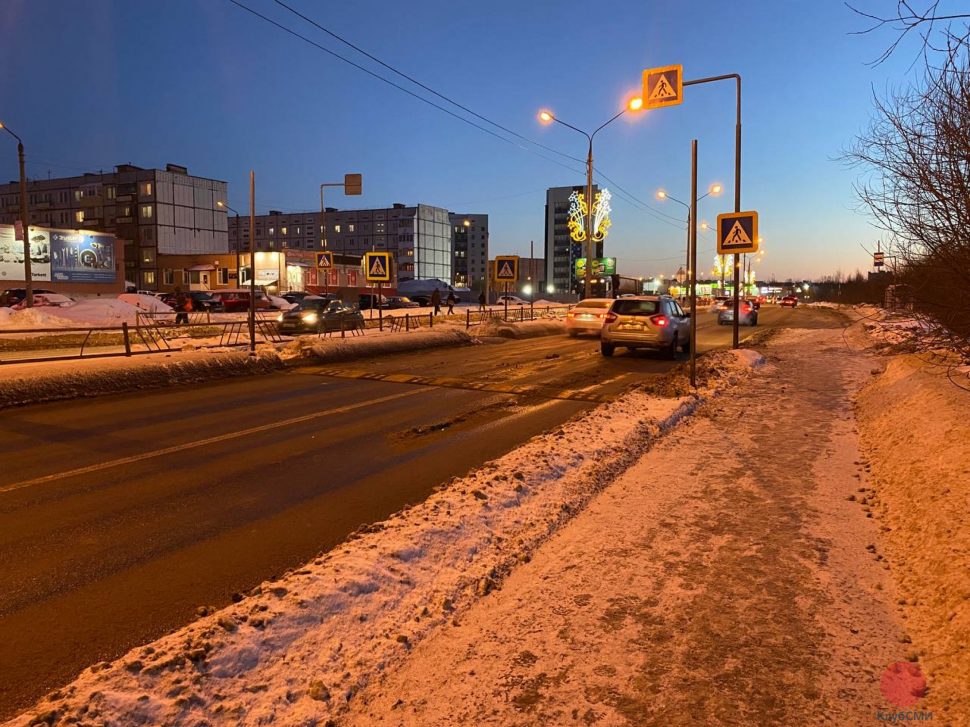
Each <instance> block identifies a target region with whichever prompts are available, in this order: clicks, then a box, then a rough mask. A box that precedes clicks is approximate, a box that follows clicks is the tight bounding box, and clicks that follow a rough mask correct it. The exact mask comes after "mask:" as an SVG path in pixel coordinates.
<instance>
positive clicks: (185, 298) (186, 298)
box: [175, 288, 192, 326]
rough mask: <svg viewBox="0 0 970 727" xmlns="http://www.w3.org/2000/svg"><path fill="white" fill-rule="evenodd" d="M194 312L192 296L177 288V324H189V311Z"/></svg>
mask: <svg viewBox="0 0 970 727" xmlns="http://www.w3.org/2000/svg"><path fill="white" fill-rule="evenodd" d="M191 312H192V296H191V295H186V294H185V293H183V292H182V289H181V288H176V289H175V325H176V326H177V325H180V324H182V323H184V324H185V325H188V324H189V313H191Z"/></svg>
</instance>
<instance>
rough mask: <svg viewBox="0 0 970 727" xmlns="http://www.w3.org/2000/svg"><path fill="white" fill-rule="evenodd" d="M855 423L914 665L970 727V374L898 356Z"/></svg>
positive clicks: (867, 500)
mask: <svg viewBox="0 0 970 727" xmlns="http://www.w3.org/2000/svg"><path fill="white" fill-rule="evenodd" d="M880 335H881V334H880ZM874 373H878V370H876V371H874ZM856 417H857V421H858V423H859V429H860V437H861V441H862V444H863V447H864V449H865V451H866V453H867V455H868V457H867V459H868V463H867V465H866V466H867V467H870V466H871V469H872V473H871V474H872V482H873V488H874V489H872V490H869V491H867V492H866V493H865V494H864V495H863V496H862V497H863V499H862V503H863V504H864V505H867V506H869V507H871V508H872V509H873V511H874V512H876V513H877V515H878V516H879V519H880V520H881V521H882V523H883V524H884V525H883V530H884V532H885V538H886V542H887V543H888V552H887V559H888V561H889V563H890V564H891V567H892V573H893V575H894V576H895V578H896V581H897V584H898V587H899V592H900V596H901V599H900V601H899V603H900V605H901V606H902V608H903V612H904V614H905V617H906V619H907V626H908V629H909V631H910V633H911V634H912V639H913V644H912V646H911V650H910V653H909V655H908V657H907V658H910V659H913V660H915V659H917V658H918V659H919V662H920V665H921V668H922V669H923V670H924V671H925V672H927V674H928V677H927V678H928V681H929V683H930V684H931V685H932V689H931V692H930V696H931V698H932V701H933V703H934V704H935V705H939V711H940V712H942V713H944V714H945V715H946V716H947V718H948V719H947V723H948V724H964V725H966V724H970V686H968V685H970V464H968V463H970V367H967V366H961V365H960V362H959V359H958V358H957V357H956V356H954V355H953V354H949V355H948V356H946V357H944V356H942V355H937V356H934V357H926V356H925V355H921V354H906V355H899V356H894V357H892V358H891V359H890V361H889V363H888V366H887V368H886V370H885V372H884V373H882V375H880V376H877V377H876V378H874V379H873V380H872V382H871V383H870V384H869V385H868V386H867V387H866V388H865V389H863V391H862V392H861V393H860V394H859V396H858V398H857V404H856ZM934 711H936V710H935V709H934Z"/></svg>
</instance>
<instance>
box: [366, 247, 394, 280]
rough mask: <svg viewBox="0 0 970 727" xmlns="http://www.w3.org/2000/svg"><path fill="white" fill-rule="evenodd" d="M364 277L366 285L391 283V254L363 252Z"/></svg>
mask: <svg viewBox="0 0 970 727" xmlns="http://www.w3.org/2000/svg"><path fill="white" fill-rule="evenodd" d="M364 277H366V278H367V282H368V283H389V282H390V281H391V253H389V252H365V253H364Z"/></svg>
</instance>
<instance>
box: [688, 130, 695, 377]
mask: <svg viewBox="0 0 970 727" xmlns="http://www.w3.org/2000/svg"><path fill="white" fill-rule="evenodd" d="M687 234H688V238H689V240H690V385H691V386H693V387H696V386H697V139H694V140H693V141H691V143H690V224H689V225H688V233H687Z"/></svg>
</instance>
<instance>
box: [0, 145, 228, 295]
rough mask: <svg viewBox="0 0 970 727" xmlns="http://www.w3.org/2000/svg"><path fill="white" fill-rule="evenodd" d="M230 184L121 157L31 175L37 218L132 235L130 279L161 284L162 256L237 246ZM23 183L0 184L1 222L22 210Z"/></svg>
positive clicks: (33, 220)
mask: <svg viewBox="0 0 970 727" xmlns="http://www.w3.org/2000/svg"><path fill="white" fill-rule="evenodd" d="M226 187H227V185H226V183H225V182H221V181H218V180H215V179H206V178H204V177H193V176H191V175H189V173H188V170H187V169H186V168H185V167H181V166H178V165H176V164H168V165H167V166H166V167H165V169H164V170H161V169H142V168H141V167H136V166H134V165H132V164H119V165H118V166H117V167H115V170H114V171H113V172H98V173H87V174H82V175H80V176H76V177H60V178H57V179H38V180H30V181H28V183H27V197H28V207H29V209H30V224H32V225H37V226H40V227H57V228H68V229H79V230H81V229H83V230H94V231H98V232H110V233H113V234H114V235H115V236H116V237H117V238H118V239H120V240H123V241H124V257H125V278H126V279H127V280H130V281H132V282H133V283H135V284H136V285H138V286H139V287H142V288H150V289H154V288H156V287H157V285H158V283H159V277H158V276H159V273H158V271H159V267H160V266H159V264H158V256H159V255H166V254H172V255H189V254H207V253H225V252H228V249H229V241H228V237H227V235H226V215H225V213H224V211H223V210H222V209H221V208H219V207H218V205H217V204H216V203H217V202H220V201H224V200H225V199H226ZM19 204H20V187H19V185H18V183H16V182H10V183H8V184H2V185H0V223H8V224H10V223H13V221H14V220H15V219H19V217H20V213H19V210H20V207H19Z"/></svg>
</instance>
